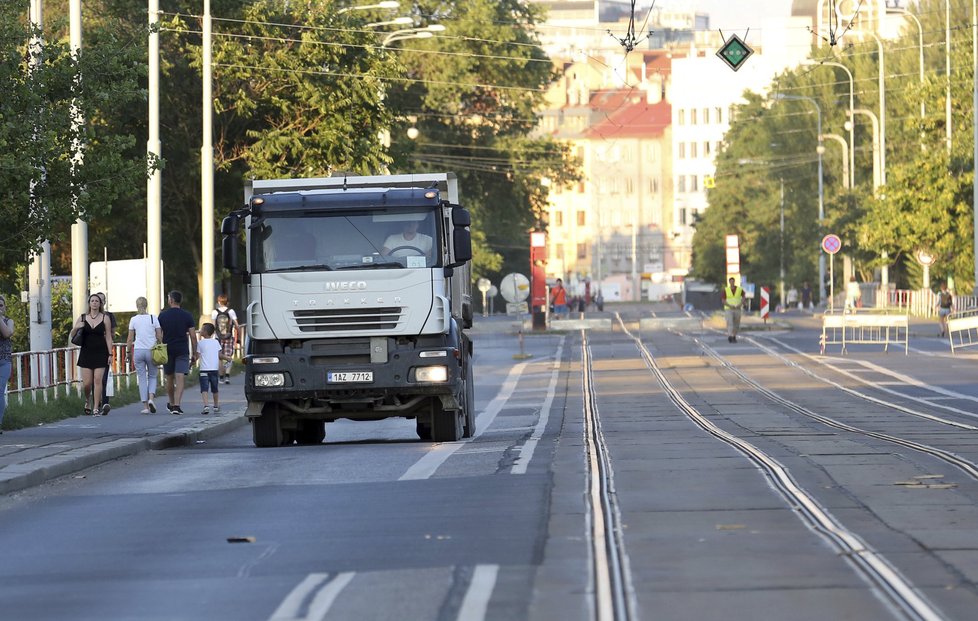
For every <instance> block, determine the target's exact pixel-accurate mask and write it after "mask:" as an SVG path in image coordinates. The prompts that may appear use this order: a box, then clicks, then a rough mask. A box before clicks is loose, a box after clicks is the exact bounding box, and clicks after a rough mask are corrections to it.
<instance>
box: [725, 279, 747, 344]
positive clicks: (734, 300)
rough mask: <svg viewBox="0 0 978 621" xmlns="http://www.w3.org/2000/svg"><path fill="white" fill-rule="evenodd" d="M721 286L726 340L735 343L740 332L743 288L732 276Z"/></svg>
mask: <svg viewBox="0 0 978 621" xmlns="http://www.w3.org/2000/svg"><path fill="white" fill-rule="evenodd" d="M728 283H729V284H728V285H727V286H726V287H724V288H723V292H722V293H721V296H720V297H721V298H722V300H723V314H724V316H725V319H726V321H727V342H728V343H736V342H737V333H738V332H740V317H741V314H742V313H743V308H744V290H743V289H742V288H741V287H740V285H738V284H737V280H736V279H734V277H733V276H731V277H730V279H729V280H728Z"/></svg>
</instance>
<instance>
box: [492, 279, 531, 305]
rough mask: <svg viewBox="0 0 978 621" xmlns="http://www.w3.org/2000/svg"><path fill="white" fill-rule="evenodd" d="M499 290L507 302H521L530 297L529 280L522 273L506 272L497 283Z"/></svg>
mask: <svg viewBox="0 0 978 621" xmlns="http://www.w3.org/2000/svg"><path fill="white" fill-rule="evenodd" d="M499 292H500V293H502V294H503V298H504V299H505V300H506V301H507V302H522V301H523V300H525V299H526V298H528V297H530V280H529V279H528V278H527V277H526V276H524V275H523V274H517V273H516V272H514V273H512V274H507V275H506V276H503V280H502V282H500V283H499Z"/></svg>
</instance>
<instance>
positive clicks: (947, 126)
mask: <svg viewBox="0 0 978 621" xmlns="http://www.w3.org/2000/svg"><path fill="white" fill-rule="evenodd" d="M944 76H945V78H946V79H947V91H946V92H945V94H944V133H945V141H946V142H947V154H948V155H950V154H951V0H944Z"/></svg>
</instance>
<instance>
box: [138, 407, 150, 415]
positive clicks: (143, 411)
mask: <svg viewBox="0 0 978 621" xmlns="http://www.w3.org/2000/svg"><path fill="white" fill-rule="evenodd" d="M139 413H140V414H149V410H147V409H146V408H143V409H142V410H140V411H139Z"/></svg>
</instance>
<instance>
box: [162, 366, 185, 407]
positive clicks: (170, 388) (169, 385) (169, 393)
mask: <svg viewBox="0 0 978 621" xmlns="http://www.w3.org/2000/svg"><path fill="white" fill-rule="evenodd" d="M181 377H182V376H181ZM174 384H175V380H174V378H173V374H169V375H167V376H166V402H167V403H169V404H170V405H171V406H172V405H175V404H176V402H175V401H174V400H173V399H174V397H173V392H174Z"/></svg>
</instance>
